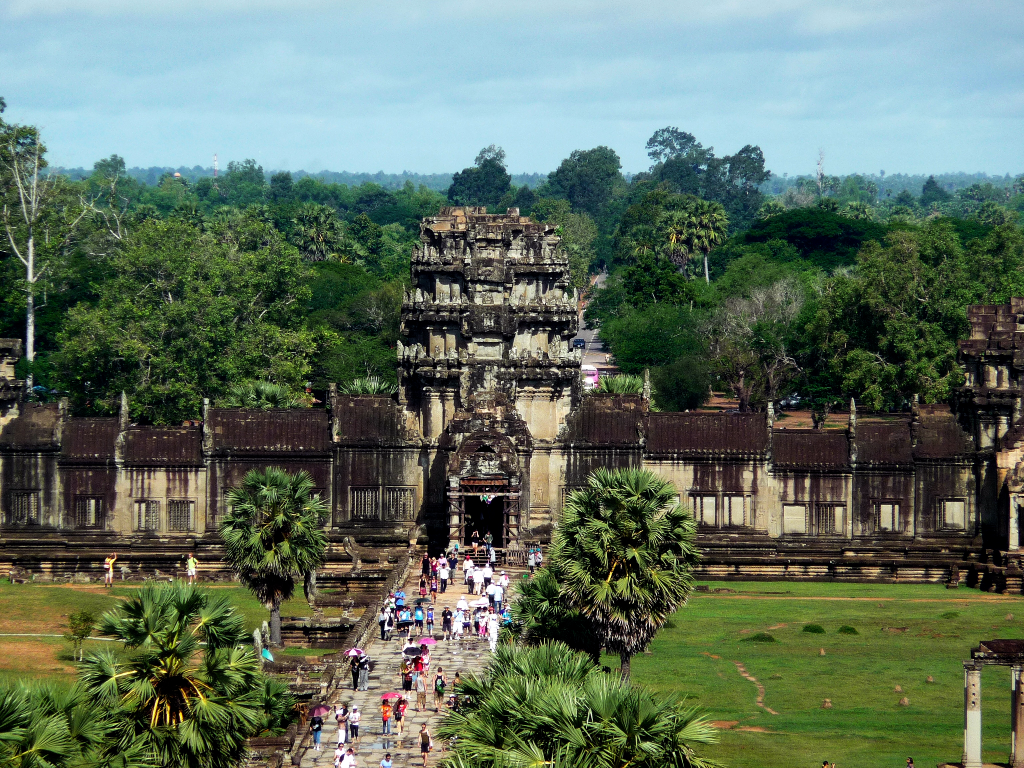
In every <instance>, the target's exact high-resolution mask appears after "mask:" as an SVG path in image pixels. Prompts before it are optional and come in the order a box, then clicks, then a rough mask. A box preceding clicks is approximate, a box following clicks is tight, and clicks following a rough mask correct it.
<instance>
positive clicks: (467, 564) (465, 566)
mask: <svg viewBox="0 0 1024 768" xmlns="http://www.w3.org/2000/svg"><path fill="white" fill-rule="evenodd" d="M473 571H474V568H473V561H472V559H470V557H469V555H466V559H465V560H463V561H462V576H463V581H464V582H465V583H466V585H467V586H468V585H470V584H472V583H473Z"/></svg>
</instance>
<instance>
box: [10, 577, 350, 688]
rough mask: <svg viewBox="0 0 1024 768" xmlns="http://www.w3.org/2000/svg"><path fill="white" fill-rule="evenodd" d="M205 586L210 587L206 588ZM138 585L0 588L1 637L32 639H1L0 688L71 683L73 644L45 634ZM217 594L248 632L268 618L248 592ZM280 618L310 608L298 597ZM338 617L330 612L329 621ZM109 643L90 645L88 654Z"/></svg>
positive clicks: (231, 589)
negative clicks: (28, 681) (33, 681)
mask: <svg viewBox="0 0 1024 768" xmlns="http://www.w3.org/2000/svg"><path fill="white" fill-rule="evenodd" d="M204 586H209V585H204ZM137 589H139V587H138V586H137V585H128V586H115V587H114V588H113V589H109V590H106V589H104V588H103V587H101V586H97V585H45V584H9V583H0V635H2V634H28V635H37V636H36V637H0V684H3V683H9V682H13V681H16V680H19V679H24V678H25V677H34V678H42V679H48V680H61V679H63V680H69V679H71V678H72V677H73V676H74V674H75V666H74V661H73V660H72V657H71V645H70V644H69V643H67V642H66V641H65V640H63V639H62V638H59V637H45V636H44V635H51V634H60V633H62V632H63V628H64V625H66V624H67V620H68V616H69V615H70V614H72V613H74V612H75V611H81V610H88V611H92V612H93V613H94V614H95V615H96V616H97V618H98V617H99V616H100V615H101V614H103V612H104V611H107V610H110V609H111V608H113V607H114V606H115V605H116V604H117V602H118V601H119V600H122V599H124V598H125V597H126V596H127V595H130V594H131V593H132V592H133V591H135V590H137ZM211 589H213V590H214V591H215V592H217V593H218V594H225V595H227V596H228V597H229V598H230V600H231V602H232V603H234V604H235V606H236V607H237V608H238V610H239V611H241V613H242V615H243V616H244V617H245V622H246V627H247V630H248V631H249V632H251V631H252V630H253V629H255V628H256V627H258V626H260V624H261V623H262V622H263V621H265V620H267V619H268V618H269V614H268V612H267V610H266V609H265V608H264V607H263V606H262V605H261V604H260V603H259V602H258V601H257V600H256V599H255V598H254V597H253V596H252V595H251V594H250V593H249V591H248V590H246V589H245V588H243V587H241V586H237V585H216V586H212V587H211ZM281 613H282V615H283V616H305V615H308V614H309V607H308V606H307V605H306V601H305V600H304V599H303V598H302V593H301V590H300V591H299V595H298V596H297V597H293V598H292V599H291V600H289V601H287V602H286V603H284V605H283V606H282V607H281ZM335 613H338V610H336V609H328V610H326V611H325V614H326V615H328V616H330V615H334V614H335ZM103 645H108V643H106V642H104V641H100V640H90V641H88V642H87V643H86V652H88V651H89V650H91V649H95V648H97V647H101V646H103ZM286 653H287V654H289V655H308V654H311V653H315V652H314V651H309V650H307V649H298V648H296V649H289V650H288V651H286Z"/></svg>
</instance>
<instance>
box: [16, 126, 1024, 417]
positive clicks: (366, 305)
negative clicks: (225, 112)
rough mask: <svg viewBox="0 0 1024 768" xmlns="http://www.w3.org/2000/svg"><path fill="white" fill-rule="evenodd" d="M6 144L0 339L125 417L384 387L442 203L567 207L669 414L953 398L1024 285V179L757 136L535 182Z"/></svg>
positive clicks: (588, 260) (615, 348)
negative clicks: (964, 368)
mask: <svg viewBox="0 0 1024 768" xmlns="http://www.w3.org/2000/svg"><path fill="white" fill-rule="evenodd" d="M0 138H2V141H0V196H2V202H3V208H2V211H3V227H4V232H3V235H4V237H3V239H2V241H0V276H2V285H3V288H2V289H0V335H3V336H10V337H16V338H22V339H24V340H25V349H26V354H25V356H24V359H23V360H22V361H21V363H20V364H19V368H18V372H19V374H20V375H23V376H25V377H26V378H28V379H29V380H30V382H31V386H32V387H33V393H34V396H35V397H37V398H39V399H47V398H56V397H62V396H66V397H69V398H70V400H71V403H72V406H73V409H74V411H75V412H76V413H78V414H104V413H112V412H114V410H116V407H117V404H118V402H119V398H120V393H121V391H125V392H127V393H128V394H129V395H130V398H129V401H130V402H131V404H132V405H131V408H132V414H131V415H132V418H133V420H136V421H149V422H152V423H157V424H174V423H180V422H181V421H183V420H187V419H194V418H197V417H198V416H199V414H200V411H201V407H202V399H203V398H204V397H209V398H211V399H212V401H213V402H214V403H215V404H229V403H231V402H237V401H238V397H237V392H235V394H234V395H233V394H232V391H233V390H234V389H237V388H238V387H239V386H242V387H248V388H249V389H250V390H251V389H252V388H253V387H255V386H257V385H261V383H263V384H266V383H268V382H269V383H272V384H273V385H276V386H278V387H282V388H284V389H285V390H286V391H287V392H289V393H291V394H290V397H289V400H290V401H293V402H299V403H306V404H312V403H313V401H314V400H316V399H317V394H318V393H322V391H323V390H324V389H325V388H326V386H327V384H328V383H330V382H338V383H341V384H343V385H349V386H351V385H352V382H363V383H366V382H369V381H375V382H376V384H375V386H379V387H383V389H384V390H386V389H387V388H388V387H390V386H392V385H393V384H394V382H395V369H394V361H395V346H396V343H397V341H398V338H399V317H400V311H401V302H402V297H403V291H404V289H405V288H406V287H407V285H408V280H409V264H410V257H411V253H412V250H413V248H414V247H415V246H416V244H417V242H418V236H419V222H420V220H421V219H422V218H423V217H424V216H429V215H434V214H436V213H437V212H438V211H439V210H440V208H441V207H442V206H445V205H455V204H463V205H480V206H486V207H487V208H488V210H491V211H504V210H505V209H507V208H510V207H518V208H519V209H520V212H521V213H522V214H524V215H530V216H531V217H533V218H534V219H535V220H539V221H544V222H548V223H551V224H553V225H554V226H555V227H556V228H557V231H558V233H559V234H560V235H561V237H562V243H563V245H562V247H563V248H564V250H565V252H566V254H567V256H568V258H569V262H570V270H571V280H572V282H573V285H574V287H575V288H576V289H577V290H578V291H580V292H581V293H586V294H588V295H589V298H590V301H589V307H588V312H587V319H588V322H589V323H591V324H592V325H593V326H596V327H599V328H600V331H601V335H602V338H603V339H604V340H605V342H606V344H607V345H608V346H609V348H610V350H611V352H612V354H613V356H614V359H615V361H616V363H617V364H618V366H619V367H620V369H621V370H622V371H623V372H625V373H634V374H639V373H641V372H642V371H643V369H645V368H650V369H651V371H652V374H653V379H654V384H655V392H656V395H655V397H656V400H657V404H658V405H659V406H660V407H662V408H664V409H670V410H675V409H687V408H692V407H697V406H699V405H701V404H702V403H704V402H705V401H706V400H707V397H708V395H709V393H710V392H711V391H713V390H718V391H722V392H725V393H730V394H732V395H734V396H735V397H736V398H737V399H738V401H739V405H740V408H741V409H749V408H755V409H756V408H764V407H766V405H767V403H768V402H770V401H774V400H779V399H780V398H785V397H787V396H788V395H790V394H792V393H793V392H799V393H801V394H802V395H803V396H804V397H805V399H808V400H810V401H811V402H812V403H813V404H814V406H815V408H816V410H817V412H818V413H819V414H821V415H823V414H824V413H826V412H827V411H828V410H830V409H832V408H834V407H835V406H836V404H838V403H840V402H844V401H847V400H848V399H849V398H850V397H855V398H857V399H858V401H861V402H863V403H864V405H865V407H868V408H878V409H892V408H895V409H899V408H902V407H905V406H906V404H907V403H908V402H909V401H910V400H911V399H912V398H913V397H914V396H915V395H918V396H920V397H921V398H922V399H924V400H925V401H926V402H930V401H936V402H937V401H941V400H943V399H945V398H948V397H949V395H950V393H951V392H952V390H953V389H955V387H956V386H958V385H959V378H958V377H959V369H958V368H957V366H956V360H955V358H956V342H957V340H958V339H959V338H962V337H963V335H964V334H965V333H966V331H967V325H966V307H967V305H968V304H970V303H976V302H996V301H1003V300H1005V299H1006V298H1008V297H1009V296H1010V295H1013V294H1020V292H1021V287H1020V286H1019V285H1018V283H1019V270H1020V264H1021V258H1022V256H1021V250H1022V246H1021V233H1020V225H1019V219H1018V215H1019V212H1020V211H1021V210H1022V209H1024V194H1022V192H1024V182H1022V181H1021V179H1018V180H1017V181H1016V182H1013V183H1006V184H1003V185H1001V186H1000V185H996V184H993V183H992V182H991V181H986V182H980V181H976V182H974V183H972V184H971V185H969V186H963V187H960V188H959V189H955V190H952V191H951V190H950V189H949V188H948V187H950V186H951V185H950V184H947V183H939V182H938V181H936V180H935V179H934V178H929V179H927V180H926V181H925V182H924V183H923V184H922V187H921V190H920V194H916V195H915V194H912V193H911V192H909V191H908V190H907V189H903V190H902V191H901V192H900V193H899V194H897V195H894V196H885V195H884V194H883V193H882V192H881V191H880V187H879V186H878V184H877V183H876V181H874V180H873V179H872V178H869V177H866V176H848V177H845V178H843V179H839V178H837V177H831V176H828V175H826V174H825V173H824V171H823V169H822V168H821V167H819V172H818V174H817V175H816V176H814V177H807V178H801V179H797V180H795V181H793V182H792V183H788V184H787V185H786V186H785V188H784V189H782V190H781V191H780V193H779V194H777V195H770V194H766V193H765V191H764V190H765V189H767V188H769V187H770V186H771V184H772V179H773V178H775V177H773V176H772V175H771V173H770V172H769V171H768V169H767V168H766V166H765V159H764V156H763V154H762V152H761V150H760V149H759V148H758V147H757V146H756V145H752V144H751V145H747V146H744V147H742V148H740V149H739V150H738V151H736V152H735V153H734V154H720V153H716V151H715V150H714V149H713V148H711V147H705V146H704V145H703V144H702V143H701V142H700V141H698V140H697V138H696V137H695V136H693V135H692V134H689V133H687V132H685V131H681V130H679V129H677V128H674V127H666V128H663V129H660V130H658V131H656V132H655V133H654V134H653V135H652V136H651V138H650V140H649V141H648V143H647V150H648V155H649V157H650V159H651V166H650V168H649V169H648V170H647V171H644V172H643V173H639V174H635V175H633V176H632V177H630V178H627V177H626V176H625V175H623V173H622V169H621V161H620V159H619V157H618V155H617V154H616V152H615V151H614V150H612V149H611V148H609V147H595V148H592V149H585V150H577V151H574V152H572V153H571V154H570V155H569V157H567V158H565V160H563V161H562V162H561V163H560V164H559V166H558V167H557V168H556V169H555V170H554V171H552V172H551V173H550V174H548V175H547V177H546V178H544V179H543V181H541V182H540V183H536V180H533V179H530V180H528V181H529V183H521V184H517V183H516V179H515V177H513V175H512V174H510V173H509V171H508V169H507V165H506V156H505V152H504V151H503V150H502V149H501V148H500V147H496V146H494V145H491V146H489V147H485V148H484V149H483V150H481V151H480V153H479V154H478V155H477V157H476V159H475V161H474V163H473V165H472V166H470V167H468V168H465V169H464V170H462V171H460V172H458V173H456V174H454V175H453V176H452V180H451V184H450V185H449V186H448V187H447V190H446V191H445V193H443V194H442V193H440V192H438V191H436V190H433V189H430V188H428V187H426V186H423V185H421V186H419V187H415V186H414V185H413V184H412V183H411V181H409V180H406V183H404V184H403V185H402V186H401V187H398V188H393V189H386V188H384V187H383V186H381V185H379V184H376V183H371V182H366V183H362V184H359V185H349V184H341V183H334V182H329V181H325V180H324V179H323V178H319V177H314V176H310V175H299V174H296V175H295V176H293V175H292V174H290V173H288V172H278V173H273V174H269V175H268V174H267V173H265V172H264V170H263V169H262V168H261V167H260V166H259V165H258V164H257V163H256V162H255V161H253V160H245V161H242V162H232V163H229V164H228V166H227V169H226V171H225V172H224V173H223V174H222V175H220V176H218V177H216V178H214V177H212V176H205V175H187V174H181V175H179V174H178V173H171V172H168V173H164V174H163V175H162V176H161V177H160V178H159V179H158V180H157V181H156V183H154V184H147V183H144V182H142V181H139V180H138V179H137V178H135V177H134V176H132V174H130V173H129V172H128V170H127V169H126V167H125V163H124V160H123V159H122V158H120V157H118V156H116V155H113V156H111V157H109V158H106V159H103V160H100V161H98V162H97V163H96V164H95V165H94V167H93V169H92V171H91V172H90V173H89V174H88V175H86V176H83V177H81V178H77V179H72V178H70V177H69V176H67V175H62V174H59V173H50V172H49V169H48V167H47V160H46V147H45V144H44V142H43V139H42V136H41V135H40V133H39V132H38V131H37V130H36V129H35V128H34V127H32V126H22V125H16V124H13V123H7V122H3V118H2V111H0ZM268 176H269V177H268ZM890 178H891V177H890ZM600 273H605V274H606V275H607V280H605V281H603V286H602V287H600V288H598V287H596V286H595V287H592V283H593V281H594V279H595V276H596V275H598V274H600ZM895 274H900V275H901V277H900V279H899V280H897V281H894V280H892V279H890V275H895ZM320 396H321V397H322V395H320Z"/></svg>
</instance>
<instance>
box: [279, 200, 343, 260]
mask: <svg viewBox="0 0 1024 768" xmlns="http://www.w3.org/2000/svg"><path fill="white" fill-rule="evenodd" d="M292 223H293V224H294V225H295V227H294V228H293V230H292V242H293V243H294V244H295V245H296V246H297V247H298V249H299V250H300V251H301V252H302V255H303V256H305V257H306V258H307V259H308V260H309V261H326V260H328V259H333V260H336V261H342V262H345V263H348V261H349V257H348V256H347V255H346V256H344V257H342V256H339V254H338V251H339V249H340V247H341V244H342V241H343V240H344V239H345V233H344V227H343V225H342V223H341V221H339V220H338V214H337V212H336V211H335V210H334V209H333V208H332V207H331V206H329V205H323V204H321V203H304V204H303V205H302V206H300V207H299V210H298V213H297V214H296V215H295V218H294V219H292Z"/></svg>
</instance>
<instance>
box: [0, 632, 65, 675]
mask: <svg viewBox="0 0 1024 768" xmlns="http://www.w3.org/2000/svg"><path fill="white" fill-rule="evenodd" d="M48 641H49V642H48ZM65 654H67V655H68V656H70V645H69V644H67V643H65V642H63V641H61V640H58V639H56V638H45V639H44V638H38V639H36V638H10V637H7V638H2V640H0V672H6V673H16V674H17V675H19V676H39V677H52V676H63V675H68V676H71V675H74V674H75V672H76V669H75V666H74V664H73V663H72V662H71V661H70V659H68V660H65V659H63V658H60V657H61V656H63V655H65Z"/></svg>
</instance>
